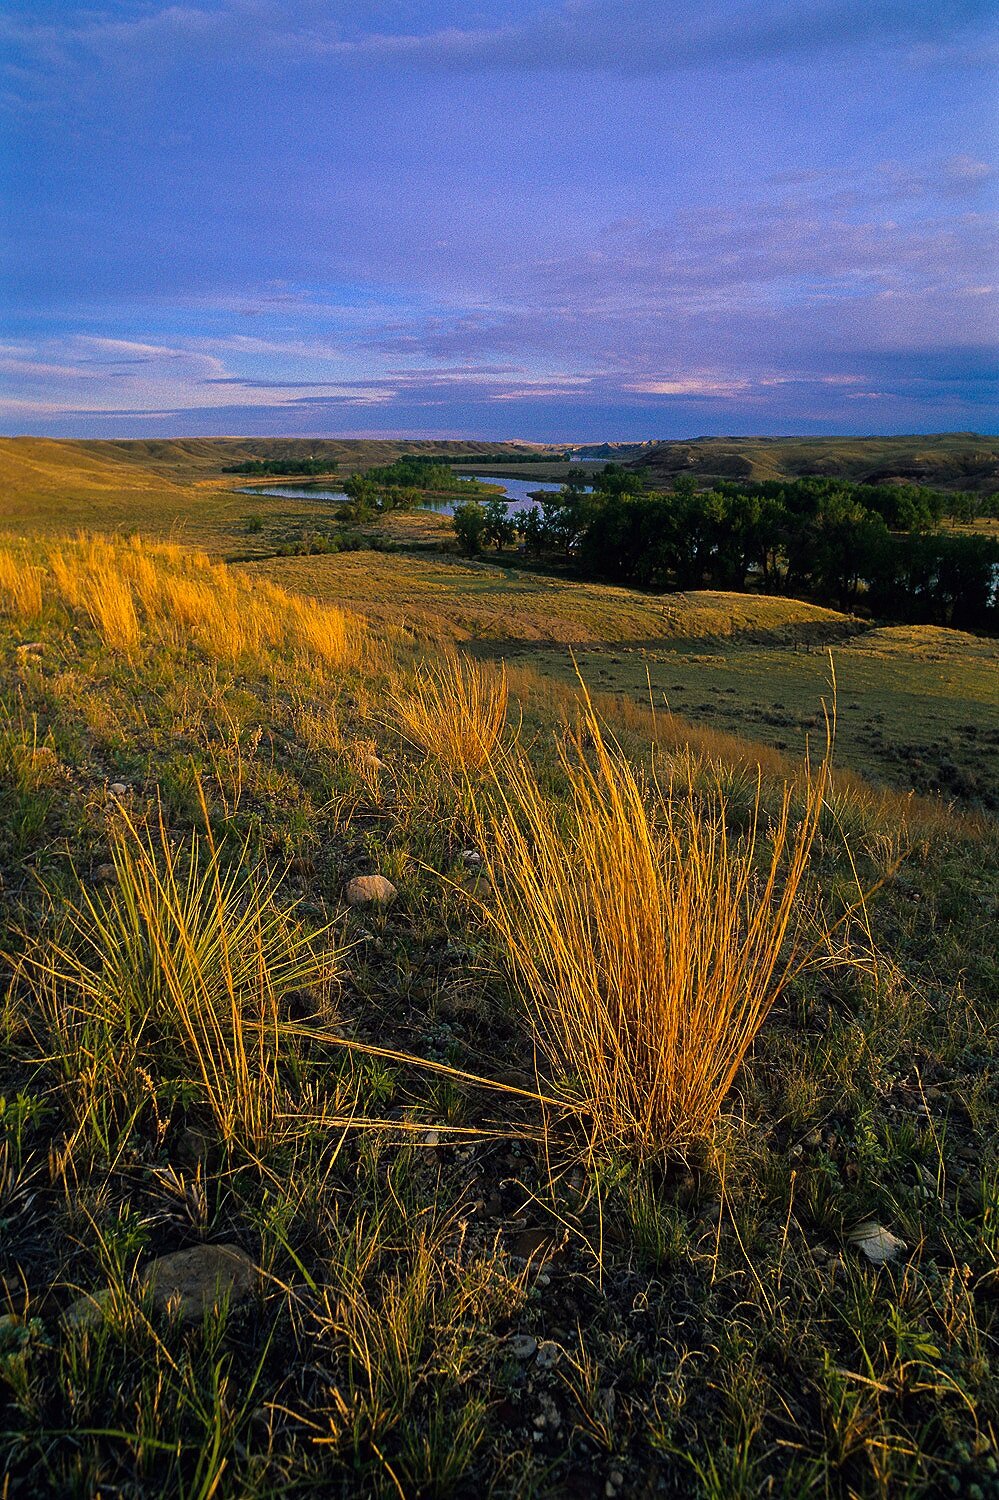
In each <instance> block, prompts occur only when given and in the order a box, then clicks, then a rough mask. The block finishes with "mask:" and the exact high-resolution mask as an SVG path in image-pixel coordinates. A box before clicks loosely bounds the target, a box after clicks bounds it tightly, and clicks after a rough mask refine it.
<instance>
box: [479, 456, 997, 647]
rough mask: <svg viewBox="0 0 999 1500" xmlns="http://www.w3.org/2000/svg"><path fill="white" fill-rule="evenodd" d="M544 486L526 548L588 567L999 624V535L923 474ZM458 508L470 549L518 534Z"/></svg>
mask: <svg viewBox="0 0 999 1500" xmlns="http://www.w3.org/2000/svg"><path fill="white" fill-rule="evenodd" d="M536 498H537V499H538V501H539V504H537V505H535V506H533V507H532V508H531V509H530V510H529V511H527V512H526V513H523V514H521V515H519V516H518V517H517V518H516V531H517V534H518V535H519V538H520V541H521V543H522V545H523V548H524V550H525V551H526V552H528V553H531V554H533V555H535V556H538V557H544V556H546V555H547V556H550V557H559V558H561V559H562V560H563V561H567V562H570V563H571V564H572V565H573V566H574V568H575V569H576V570H577V571H578V572H579V573H581V574H582V575H584V576H586V577H588V578H594V579H601V580H605V581H608V582H614V583H624V584H630V585H634V586H637V587H639V588H648V589H656V590H660V589H661V590H669V589H700V588H714V589H724V590H735V591H746V590H749V589H753V588H755V589H758V590H760V591H761V592H764V593H770V594H788V595H791V596H793V597H804V598H810V599H816V600H819V601H821V602H824V603H830V604H834V605H836V606H837V607H838V608H840V609H845V610H856V609H862V610H866V611H867V612H869V613H871V614H874V615H877V616H880V617H884V618H891V619H895V620H900V621H906V622H912V623H925V624H937V625H951V626H955V627H957V628H960V629H967V630H994V629H999V598H997V594H999V542H997V541H996V540H994V539H993V538H991V537H987V536H984V535H981V534H975V533H965V532H960V531H955V530H953V529H947V528H945V527H944V525H943V524H942V523H943V521H944V519H945V517H947V516H948V515H949V514H952V512H953V498H954V497H952V496H949V495H945V494H942V493H941V492H939V491H935V490H930V489H927V488H925V487H923V486H918V485H865V484H855V483H852V482H849V481H844V480H836V479H827V478H821V479H818V478H816V479H802V480H791V481H766V482H750V481H726V482H722V483H719V484H717V485H716V486H714V487H713V488H712V489H709V490H697V489H696V488H695V485H694V482H693V480H692V479H690V478H689V477H688V476H683V477H681V479H680V480H679V481H678V482H677V484H676V485H675V487H674V488H673V489H672V490H671V491H668V492H646V491H645V490H644V487H643V485H642V481H641V479H640V477H639V476H638V475H637V474H636V473H635V472H634V471H627V470H621V469H619V468H618V467H617V466H614V465H608V467H607V469H606V470H605V471H603V473H602V474H600V475H597V476H596V477H595V479H594V480H593V489H592V491H591V492H589V493H587V492H586V490H585V489H584V487H583V485H582V483H581V481H580V477H579V476H576V477H575V478H574V479H571V482H570V483H569V484H568V485H566V487H565V488H563V489H562V490H560V491H558V492H554V493H551V494H547V495H539V496H537V497H536ZM459 510H460V512H462V513H459V514H456V516H455V532H456V535H457V537H458V541H459V544H460V545H461V546H462V547H463V550H466V551H470V550H471V551H474V550H478V549H479V548H480V547H481V546H482V545H483V544H484V543H488V542H490V541H491V542H492V543H493V545H497V546H500V547H502V546H505V545H509V544H510V542H511V541H512V540H513V537H512V535H511V528H512V527H513V524H514V523H513V519H512V518H509V517H508V518H506V519H507V528H506V531H505V532H503V533H502V536H501V535H500V534H498V532H497V527H496V526H495V525H493V526H490V524H489V517H488V516H487V514H486V511H487V507H484V506H474V507H468V506H463V507H460V508H459ZM476 511H477V512H479V514H478V515H476V514H475V512H476Z"/></svg>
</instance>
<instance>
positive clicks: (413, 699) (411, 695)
mask: <svg viewBox="0 0 999 1500" xmlns="http://www.w3.org/2000/svg"><path fill="white" fill-rule="evenodd" d="M391 702H392V713H393V718H394V721H395V723H396V724H397V726H398V728H399V730H400V732H401V733H402V735H403V737H404V738H405V739H407V740H408V741H409V742H410V744H411V745H415V746H416V747H418V748H419V749H421V750H423V751H425V752H426V754H428V755H432V756H434V757H435V758H436V759H438V760H440V761H442V762H443V763H444V764H445V765H447V766H448V767H450V768H451V769H452V770H457V771H481V770H483V769H484V768H485V767H486V766H487V765H489V764H490V763H492V762H493V761H494V760H495V759H496V757H497V755H498V754H499V752H500V748H501V741H502V736H503V731H504V729H505V727H506V723H507V707H508V702H509V688H508V686H507V679H506V669H505V668H504V667H502V666H501V667H498V668H497V667H491V666H489V665H484V664H483V663H481V662H477V661H473V660H471V659H470V658H463V657H460V656H458V655H457V654H456V653H454V652H450V651H446V652H443V653H442V654H441V656H440V657H439V658H438V659H437V660H436V661H433V662H428V663H425V664H424V665H422V666H421V667H420V668H419V669H418V671H417V673H416V676H415V679H414V680H413V682H412V684H411V685H407V686H404V687H400V688H399V689H398V690H397V691H396V693H395V694H394V695H393V697H392V700H391Z"/></svg>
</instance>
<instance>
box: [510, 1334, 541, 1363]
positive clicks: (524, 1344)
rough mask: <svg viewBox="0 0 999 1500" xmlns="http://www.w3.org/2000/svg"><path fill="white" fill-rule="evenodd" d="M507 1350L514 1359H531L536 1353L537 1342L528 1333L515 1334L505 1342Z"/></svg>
mask: <svg viewBox="0 0 999 1500" xmlns="http://www.w3.org/2000/svg"><path fill="white" fill-rule="evenodd" d="M507 1348H508V1349H509V1350H510V1353H511V1354H512V1355H513V1357H514V1359H519V1360H528V1359H533V1358H534V1356H535V1354H536V1353H537V1352H538V1341H537V1339H535V1338H532V1337H531V1335H530V1334H529V1333H515V1334H514V1335H513V1336H512V1338H510V1339H508V1340H507Z"/></svg>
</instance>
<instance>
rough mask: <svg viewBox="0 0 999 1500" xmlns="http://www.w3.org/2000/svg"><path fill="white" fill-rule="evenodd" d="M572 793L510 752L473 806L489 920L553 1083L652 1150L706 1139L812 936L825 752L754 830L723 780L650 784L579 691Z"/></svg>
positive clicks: (600, 1137)
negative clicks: (490, 796)
mask: <svg viewBox="0 0 999 1500" xmlns="http://www.w3.org/2000/svg"><path fill="white" fill-rule="evenodd" d="M560 758H561V768H562V772H563V774H564V776H565V779H566V784H567V805H566V804H563V805H561V806H560V805H558V804H556V803H554V802H553V801H552V800H551V799H550V798H549V797H548V796H546V795H545V793H544V792H543V791H542V790H541V789H540V787H539V784H538V780H537V777H536V774H535V771H534V769H533V768H532V766H531V764H530V762H529V761H528V760H527V758H526V757H524V756H522V755H518V756H516V757H512V758H511V759H510V761H509V762H508V763H507V766H506V768H505V771H504V775H503V777H502V780H500V779H499V778H497V787H496V789H497V802H495V803H494V804H493V805H492V807H491V808H490V809H488V810H483V811H482V812H481V815H480V816H481V824H482V827H481V829H480V833H481V839H482V847H483V848H484V850H485V851H486V859H487V863H488V868H489V873H490V876H491V879H492V883H493V887H494V898H493V902H492V905H491V908H490V916H491V920H492V922H493V924H494V927H495V929H496V931H497V933H498V935H499V937H500V939H501V941H502V944H503V947H504V950H505V952H506V955H507V958H508V960H509V962H510V965H511V968H512V971H513V973H514V974H515V976H516V980H517V982H518V985H519V988H520V990H521V993H522V995H523V999H524V1001H525V1005H526V1013H527V1016H528V1018H529V1021H530V1025H531V1027H532V1030H533V1034H534V1039H535V1042H536V1045H537V1047H538V1050H539V1052H540V1054H541V1055H542V1056H543V1058H544V1059H545V1061H546V1063H547V1066H548V1069H549V1070H550V1073H551V1075H552V1083H551V1085H550V1087H552V1088H554V1090H555V1091H556V1092H560V1093H561V1094H562V1095H563V1096H564V1098H565V1100H566V1103H567V1104H569V1105H571V1106H572V1107H573V1108H574V1109H575V1110H578V1111H582V1112H583V1113H584V1114H585V1115H586V1116H588V1117H589V1119H590V1120H591V1122H592V1134H593V1139H594V1142H595V1143H596V1142H599V1143H600V1145H601V1146H603V1147H608V1146H610V1147H618V1148H623V1149H625V1150H627V1151H630V1152H632V1153H635V1154H637V1155H638V1156H646V1155H649V1154H653V1153H656V1152H660V1151H663V1150H666V1149H678V1148H683V1147H685V1146H687V1145H689V1144H690V1143H691V1142H694V1141H696V1140H698V1139H701V1138H703V1137H705V1136H706V1135H707V1134H708V1133H709V1131H710V1129H711V1127H712V1125H713V1123H714V1121H715V1119H716V1117H717V1115H718V1113H719V1110H720V1108H721V1105H722V1101H723V1100H724V1099H725V1096H726V1095H727V1093H728V1091H729V1089H730V1088H731V1086H732V1083H733V1080H734V1079H735V1076H736V1073H737V1072H738V1069H739V1067H740V1065H741V1063H742V1062H743V1059H744V1058H745V1056H746V1053H747V1051H748V1049H749V1047H750V1046H751V1044H752V1042H753V1039H754V1037H755V1036H756V1034H757V1032H758V1031H759V1029H760V1027H761V1026H762V1024H763V1022H764V1021H765V1019H766V1017H767V1014H768V1012H769V1011H770V1009H771V1007H772V1006H773V1004H774V1002H775V1000H776V999H777V997H778V996H779V995H780V993H781V991H782V989H783V988H784V986H785V984H786V983H787V981H788V978H789V976H790V975H791V974H792V973H793V972H794V970H795V968H796V966H798V965H800V963H801V962H802V958H803V951H804V943H805V936H804V932H805V923H804V906H803V903H802V900H801V888H802V881H803V878H804V875H805V871H806V867H807V864H808V858H809V853H810V850H811V847H812V844H813V841H814V839H815V836H816V832H817V830H818V824H819V816H820V813H821V810H822V806H823V798H824V794H825V791H826V787H827V784H828V768H827V765H826V764H823V766H822V767H821V768H820V769H819V771H818V772H817V773H816V774H814V775H812V776H811V777H810V778H809V781H808V786H807V791H806V795H805V797H804V808H803V811H801V812H799V813H798V814H797V815H796V814H795V812H794V809H795V807H799V808H800V806H801V798H800V794H798V793H795V792H793V791H792V789H791V788H786V789H785V791H784V794H783V797H782V798H781V799H780V800H779V802H778V805H777V808H776V812H775V813H774V815H773V816H772V817H768V816H767V815H766V814H765V812H764V810H763V807H762V805H761V795H760V791H759V787H757V795H756V802H755V810H754V815H753V818H752V823H751V827H750V830H749V833H748V834H747V836H746V837H745V838H744V839H741V840H738V841H735V840H734V839H733V838H732V836H731V835H730V834H729V832H728V830H727V827H726V802H725V797H724V795H723V793H722V791H721V788H720V787H717V786H716V787H715V790H714V792H713V793H712V792H710V791H709V792H707V793H705V792H704V791H703V790H702V791H699V792H695V791H694V790H693V787H694V784H695V783H696V782H698V781H700V782H701V784H703V778H698V777H696V776H695V775H693V774H691V768H690V767H683V766H681V767H680V768H679V770H680V774H679V775H677V776H676V777H675V778H674V780H673V782H672V784H670V783H667V784H666V785H664V786H663V785H660V784H659V782H658V781H657V780H655V779H653V780H652V781H646V780H645V779H643V777H642V776H641V774H640V773H639V772H637V771H636V770H635V769H634V767H633V766H632V765H631V764H630V763H629V761H628V760H627V759H626V758H625V757H624V755H623V753H622V752H621V751H620V750H619V749H618V748H617V746H616V745H614V744H613V743H608V741H607V739H606V738H605V735H604V732H603V730H602V729H601V725H600V722H599V719H598V717H597V715H596V713H595V711H594V709H593V706H592V704H591V703H590V702H589V700H588V699H587V700H586V704H585V709H584V713H583V718H582V721H581V723H580V725H579V727H578V729H577V731H576V733H575V735H574V736H573V737H572V738H571V739H570V740H569V742H568V744H567V746H566V747H564V748H562V749H561V751H560Z"/></svg>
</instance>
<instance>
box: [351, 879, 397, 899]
mask: <svg viewBox="0 0 999 1500" xmlns="http://www.w3.org/2000/svg"><path fill="white" fill-rule="evenodd" d="M398 894H399V892H398V891H397V890H396V888H395V886H394V885H393V884H392V882H391V880H386V878H385V876H384V875H355V876H354V878H353V880H351V881H350V882H349V883H348V885H347V904H348V906H391V904H392V902H393V901H394V900H395V898H396V896H398Z"/></svg>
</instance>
